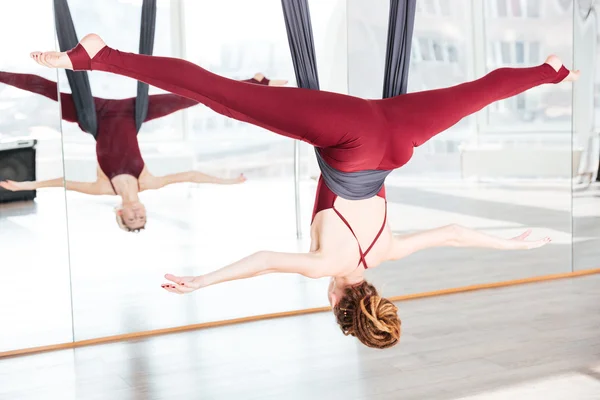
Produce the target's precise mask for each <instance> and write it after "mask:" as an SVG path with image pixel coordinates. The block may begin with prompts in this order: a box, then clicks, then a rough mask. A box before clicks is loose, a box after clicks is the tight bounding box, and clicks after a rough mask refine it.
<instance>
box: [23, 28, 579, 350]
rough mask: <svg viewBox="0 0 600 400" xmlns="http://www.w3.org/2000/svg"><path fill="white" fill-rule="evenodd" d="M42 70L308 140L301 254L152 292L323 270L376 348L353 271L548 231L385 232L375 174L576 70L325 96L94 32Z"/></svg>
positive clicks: (337, 300) (389, 309)
mask: <svg viewBox="0 0 600 400" xmlns="http://www.w3.org/2000/svg"><path fill="white" fill-rule="evenodd" d="M31 57H32V58H33V59H34V60H35V61H37V62H38V63H39V64H41V65H44V66H47V67H52V68H67V69H73V70H98V71H107V72H112V73H115V74H119V75H124V76H128V77H131V78H133V79H137V80H140V81H143V82H146V83H148V84H150V85H153V86H157V87H159V88H161V89H164V90H167V91H169V92H172V93H175V94H178V95H181V96H185V97H187V98H190V99H193V100H195V101H198V102H200V103H203V104H205V105H207V106H208V107H210V108H212V109H213V110H215V111H216V112H218V113H220V114H223V115H226V116H229V117H231V118H235V119H237V120H240V121H244V122H248V123H251V124H254V125H257V126H260V127H263V128H265V129H268V130H270V131H273V132H275V133H277V134H280V135H283V136H287V137H290V138H293V139H298V140H302V141H305V142H307V143H310V144H311V145H313V146H314V147H315V150H316V155H317V161H318V162H319V166H320V168H321V177H320V178H319V184H318V187H317V196H316V199H315V205H314V211H313V218H312V228H311V238H312V243H311V246H310V251H309V252H308V253H304V254H295V253H279V252H271V251H261V252H257V253H255V254H252V255H250V256H248V257H245V258H243V259H241V260H239V261H237V262H235V263H233V264H231V265H228V266H226V267H223V268H221V269H219V270H217V271H214V272H211V273H208V274H206V275H202V276H188V277H178V276H173V275H170V274H168V275H166V279H168V280H169V281H171V283H166V284H163V285H162V287H163V288H164V289H166V290H168V291H170V292H173V293H179V294H181V293H189V292H192V291H194V290H197V289H200V288H204V287H207V286H210V285H215V284H217V283H221V282H226V281H231V280H236V279H244V278H250V277H254V276H258V275H263V274H268V273H274V272H283V273H298V274H302V275H304V276H307V277H309V278H322V277H331V282H330V285H329V293H328V297H329V300H330V303H331V305H332V307H333V312H334V314H335V316H336V318H337V322H338V323H339V325H340V327H341V329H342V331H343V332H344V334H345V335H353V336H356V337H357V338H358V339H359V340H360V341H361V342H362V343H364V344H365V345H367V346H370V347H375V348H386V347H390V346H393V345H394V344H396V343H397V342H398V341H399V339H400V331H401V329H400V319H399V318H398V315H397V308H396V306H395V305H394V304H393V303H391V302H390V301H389V300H387V299H384V298H381V297H380V296H379V294H378V292H377V290H376V289H375V288H374V287H373V286H372V285H370V284H369V283H367V282H366V281H365V279H364V270H365V269H367V268H373V267H376V266H378V265H379V264H381V263H382V262H384V261H387V260H398V259H400V258H403V257H406V256H407V255H409V254H411V253H414V252H416V251H418V250H422V249H426V248H431V247H436V246H457V247H486V248H494V249H504V250H516V249H533V248H538V247H541V246H544V245H545V244H547V243H548V242H550V239H549V238H544V239H540V240H533V241H530V240H527V238H528V236H529V234H530V233H531V232H530V231H526V232H525V233H523V234H522V235H520V236H517V237H515V238H512V239H503V238H499V237H494V236H489V235H487V234H484V233H480V232H477V231H474V230H471V229H467V228H464V227H461V226H456V225H452V226H444V227H441V228H437V229H432V230H428V231H424V232H421V233H416V234H412V235H407V236H393V235H392V232H391V230H390V228H389V226H388V224H387V218H386V217H387V203H386V200H385V188H384V181H385V178H386V176H387V175H388V174H389V173H390V172H391V171H392V170H393V169H395V168H399V167H401V166H403V165H404V164H406V163H407V162H408V161H409V160H410V158H411V156H412V153H413V149H414V147H416V146H420V145H421V144H423V143H425V142H426V141H427V140H429V139H430V138H432V137H433V136H435V135H437V134H438V133H440V132H443V131H444V130H446V129H448V128H449V127H451V126H452V125H454V124H456V123H457V122H458V121H460V120H461V119H462V118H464V117H466V116H467V115H470V114H472V113H474V112H476V111H479V110H481V109H482V108H484V107H485V106H487V105H488V104H490V103H492V102H494V101H498V100H501V99H505V98H508V97H511V96H514V95H516V94H519V93H522V92H524V91H526V90H528V89H531V88H533V87H536V86H539V85H543V84H556V83H560V82H563V81H573V80H575V79H577V77H578V76H579V72H571V71H569V70H568V69H566V68H565V67H564V66H563V65H562V62H561V61H560V59H558V57H556V56H550V57H548V58H547V59H546V62H545V63H544V64H542V65H538V66H535V67H529V68H500V69H497V70H494V71H492V72H490V73H489V74H487V75H486V76H484V77H482V78H480V79H478V80H475V81H473V82H468V83H463V84H461V85H457V86H453V87H450V88H445V89H438V90H429V91H424V92H418V93H409V94H405V95H401V96H397V97H393V98H389V99H384V100H365V99H360V98H356V97H352V96H346V95H342V94H337V93H330V92H324V91H315V90H308V89H298V88H289V87H266V86H259V85H247V84H244V83H240V82H236V81H234V80H231V79H226V78H223V77H220V76H217V75H215V74H212V73H210V72H209V71H206V70H205V69H202V68H201V67H199V66H197V65H194V64H192V63H190V62H187V61H184V60H180V59H176V58H165V57H155V56H146V55H138V54H132V53H124V52H121V51H118V50H115V49H112V48H110V47H108V46H106V44H105V43H104V42H103V41H102V39H101V38H100V37H99V36H97V35H94V34H91V35H87V36H86V37H85V38H84V39H83V40H82V41H81V42H80V44H79V45H77V46H76V47H75V48H74V49H72V50H70V51H68V52H66V53H58V52H46V53H41V52H34V53H31Z"/></svg>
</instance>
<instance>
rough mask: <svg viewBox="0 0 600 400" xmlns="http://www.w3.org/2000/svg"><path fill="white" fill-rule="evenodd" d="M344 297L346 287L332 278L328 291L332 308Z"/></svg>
mask: <svg viewBox="0 0 600 400" xmlns="http://www.w3.org/2000/svg"><path fill="white" fill-rule="evenodd" d="M343 295H344V287H343V286H342V285H340V284H339V282H337V281H336V279H335V278H331V280H330V281H329V288H328V289H327V298H328V299H329V304H330V305H331V307H335V305H336V304H337V303H338V301H339V300H340V299H341V298H342V296H343Z"/></svg>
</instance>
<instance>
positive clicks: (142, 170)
mask: <svg viewBox="0 0 600 400" xmlns="http://www.w3.org/2000/svg"><path fill="white" fill-rule="evenodd" d="M0 82H1V83H5V84H7V85H11V86H14V87H17V88H19V89H23V90H27V91H29V92H32V93H37V94H41V95H42V96H45V97H48V98H50V99H52V100H55V101H57V100H58V94H57V84H56V82H52V81H49V80H47V79H44V78H42V77H39V76H37V75H29V74H15V73H8V72H0ZM243 82H246V83H253V84H259V85H271V86H277V85H284V84H285V83H286V82H285V81H280V80H273V81H270V80H269V79H267V78H266V77H264V76H263V75H262V74H256V75H255V76H254V77H253V78H251V79H247V80H245V81H243ZM240 84H241V83H240ZM60 102H61V110H62V118H63V119H64V120H65V121H69V122H78V120H77V114H76V111H75V106H74V104H73V99H72V97H71V95H70V94H67V93H60ZM94 103H95V105H96V113H97V119H98V133H97V135H95V137H94V138H95V139H96V156H97V159H98V168H97V179H96V182H73V181H66V188H67V190H74V191H77V192H81V193H86V194H92V195H118V196H120V197H121V199H122V202H121V205H120V207H118V208H117V209H116V214H117V223H118V224H119V226H120V227H121V228H122V229H124V230H127V231H139V230H140V229H143V228H144V226H145V225H146V209H145V208H144V205H143V204H142V203H141V202H140V200H139V197H138V193H139V192H142V191H144V190H150V189H159V188H161V187H164V186H166V185H170V184H172V183H178V182H194V183H215V184H235V183H241V182H244V181H245V178H244V176H243V175H240V176H239V177H237V178H233V179H223V178H217V177H214V176H210V175H206V174H203V173H201V172H198V171H187V172H180V173H177V174H171V175H165V176H154V175H152V174H151V173H150V172H149V171H148V168H147V167H146V164H145V162H144V160H143V158H142V155H141V153H140V148H139V144H138V139H137V132H136V126H135V117H134V116H135V98H128V99H121V100H112V99H101V98H97V97H95V98H94ZM196 104H198V102H197V101H194V100H190V99H187V98H185V97H181V96H177V95H174V94H158V95H152V96H149V104H148V116H147V118H146V121H150V120H153V119H156V118H161V117H164V116H166V115H169V114H172V113H174V112H176V111H179V110H182V109H185V108H188V107H192V106H194V105H196ZM63 184H64V183H63V179H62V178H57V179H52V180H49V181H40V182H13V181H4V182H0V186H1V187H3V188H5V189H8V190H13V191H14V190H32V189H40V188H45V187H58V186H63Z"/></svg>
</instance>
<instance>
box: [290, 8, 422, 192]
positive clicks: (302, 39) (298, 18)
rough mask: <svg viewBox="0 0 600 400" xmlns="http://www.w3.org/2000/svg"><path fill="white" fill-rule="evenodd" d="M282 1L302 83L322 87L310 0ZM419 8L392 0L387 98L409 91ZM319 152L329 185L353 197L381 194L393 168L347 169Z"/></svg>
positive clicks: (296, 69)
mask: <svg viewBox="0 0 600 400" xmlns="http://www.w3.org/2000/svg"><path fill="white" fill-rule="evenodd" d="M281 5H282V7H283V15H284V18H285V26H286V31H287V36H288V42H289V46H290V51H291V55H292V62H293V64H294V72H295V74H296V82H297V84H298V87H300V88H305V89H313V90H319V77H318V72H317V58H316V53H315V46H314V39H313V33H312V25H311V20H310V10H309V7H308V0H281ZM415 10H416V0H402V1H401V0H391V1H390V13H389V24H388V37H387V50H386V60H385V76H384V83H383V94H382V97H383V98H389V97H394V96H398V95H400V94H404V93H406V90H407V84H408V69H409V64H410V48H411V40H412V33H413V27H414V19H415ZM315 155H316V158H317V163H318V164H319V169H320V170H321V177H322V179H323V181H324V182H325V184H326V185H327V187H328V188H329V189H330V190H331V191H332V192H333V193H335V194H336V195H337V196H340V197H342V198H345V199H349V200H362V199H368V198H371V197H373V196H375V195H377V193H379V192H380V190H381V189H382V188H383V184H384V181H385V178H386V177H387V176H388V175H389V174H390V172H391V170H364V171H357V172H343V171H339V170H337V169H335V168H333V167H331V166H330V165H328V164H327V163H326V162H325V160H324V159H323V157H322V156H321V153H320V151H319V149H318V148H317V147H315Z"/></svg>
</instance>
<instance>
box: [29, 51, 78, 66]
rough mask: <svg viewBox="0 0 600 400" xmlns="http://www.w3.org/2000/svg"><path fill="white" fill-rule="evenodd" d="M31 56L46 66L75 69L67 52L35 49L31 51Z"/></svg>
mask: <svg viewBox="0 0 600 400" xmlns="http://www.w3.org/2000/svg"><path fill="white" fill-rule="evenodd" d="M29 57H31V58H32V59H33V61H35V62H36V63H38V64H40V65H43V66H44V67H48V68H63V69H73V64H71V60H70V59H69V56H67V53H60V52H58V51H45V52H41V51H33V52H31V53H29Z"/></svg>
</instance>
